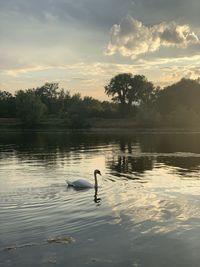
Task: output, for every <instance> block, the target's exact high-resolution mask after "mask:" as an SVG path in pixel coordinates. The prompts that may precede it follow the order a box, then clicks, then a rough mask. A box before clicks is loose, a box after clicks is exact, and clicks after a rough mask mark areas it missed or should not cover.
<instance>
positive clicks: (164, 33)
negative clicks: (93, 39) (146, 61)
mask: <svg viewBox="0 0 200 267" xmlns="http://www.w3.org/2000/svg"><path fill="white" fill-rule="evenodd" d="M192 44H200V39H199V37H198V36H197V34H195V33H194V32H193V31H192V30H191V29H190V27H189V26H188V25H178V24H177V23H176V22H170V23H166V22H162V23H160V24H156V25H153V26H149V27H148V26H145V25H143V24H142V22H140V21H138V20H136V19H134V18H133V17H131V16H129V15H128V16H126V17H125V18H123V19H122V21H121V23H120V24H119V25H118V24H115V25H113V27H112V28H111V33H110V42H109V44H108V46H107V51H106V54H108V55H113V54H115V53H117V52H118V53H120V54H121V55H123V56H128V57H131V58H135V57H137V56H139V55H141V54H145V53H151V52H155V51H157V50H159V49H160V48H161V47H178V48H182V49H184V48H187V47H188V46H190V45H192Z"/></svg>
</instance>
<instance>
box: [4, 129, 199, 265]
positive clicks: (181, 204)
mask: <svg viewBox="0 0 200 267" xmlns="http://www.w3.org/2000/svg"><path fill="white" fill-rule="evenodd" d="M96 168H98V169H100V171H101V173H102V177H98V182H99V189H98V192H95V190H94V189H90V190H79V191H77V190H74V189H72V188H68V187H67V186H66V182H65V180H66V179H69V180H71V181H73V180H75V179H79V178H86V179H87V180H88V181H90V182H93V181H94V179H93V171H94V169H96ZM0 266H1V267H4V266H19V267H27V266H28V267H31V266H34V267H35V266H62V267H63V266H69V267H79V266H81V267H82V266H89V267H90V266H95V267H96V266H104V267H107V266H108V267H111V266H126V267H129V266H133V267H140V266H145V267H157V266H158V267H161V266H162V267H165V266H166V267H169V266H170V267H173V266H174V267H175V266H176V267H177V266H181V267H184V266H188V267H189V266H192V267H197V266H200V134H198V133H193V134H188V133H173V134H172V133H168V134H166V133H165V134H164V133H161V134H158V133H156V134H150V133H146V134H142V133H138V134H136V133H117V132H115V133H98V134H97V133H76V132H74V133H68V134H67V133H1V134H0Z"/></svg>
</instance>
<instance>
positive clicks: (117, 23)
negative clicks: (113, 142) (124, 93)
mask: <svg viewBox="0 0 200 267" xmlns="http://www.w3.org/2000/svg"><path fill="white" fill-rule="evenodd" d="M199 10H200V1H199V0H190V1H188V0H168V1H166V0H34V1H32V0H0V38H1V39H0V63H1V64H0V90H6V91H10V92H15V91H16V90H18V89H26V88H33V87H38V86H41V85H43V84H44V83H45V82H59V84H60V87H63V88H65V89H67V90H70V91H71V92H72V93H75V92H80V93H81V94H82V95H83V96H84V95H90V96H93V97H96V98H99V99H106V96H105V94H104V85H105V84H106V83H108V81H109V80H110V79H111V78H112V77H113V76H114V75H116V74H118V73H122V72H131V73H133V74H144V75H145V76H147V78H148V79H149V80H151V81H153V82H154V83H155V84H156V85H161V86H165V85H167V84H170V83H172V82H175V81H177V80H179V79H180V78H182V77H187V78H197V77H199V76H200V20H199V16H200V15H199Z"/></svg>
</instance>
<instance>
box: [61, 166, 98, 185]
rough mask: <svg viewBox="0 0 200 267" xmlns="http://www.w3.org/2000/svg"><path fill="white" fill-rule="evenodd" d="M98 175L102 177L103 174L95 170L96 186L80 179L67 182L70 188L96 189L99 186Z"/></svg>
mask: <svg viewBox="0 0 200 267" xmlns="http://www.w3.org/2000/svg"><path fill="white" fill-rule="evenodd" d="M97 174H99V175H101V172H100V171H99V170H95V171H94V180H95V184H91V183H90V182H88V181H87V180H85V179H78V180H76V181H74V182H70V181H66V182H67V184H68V186H73V187H75V188H94V187H98V184H97Z"/></svg>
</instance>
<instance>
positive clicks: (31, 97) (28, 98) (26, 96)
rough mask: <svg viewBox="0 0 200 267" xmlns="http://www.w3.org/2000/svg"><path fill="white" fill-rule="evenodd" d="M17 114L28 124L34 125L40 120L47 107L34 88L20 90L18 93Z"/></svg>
mask: <svg viewBox="0 0 200 267" xmlns="http://www.w3.org/2000/svg"><path fill="white" fill-rule="evenodd" d="M16 109H17V116H18V117H19V118H20V119H21V120H22V122H23V123H24V124H25V125H27V126H34V125H36V124H37V123H39V122H40V119H41V117H42V116H43V114H44V112H45V110H46V107H45V105H44V104H43V103H42V102H41V100H40V97H39V96H37V95H36V94H35V91H34V90H31V89H28V90H26V91H22V90H20V91H18V92H17V94H16Z"/></svg>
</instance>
